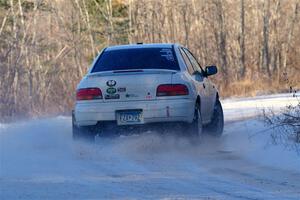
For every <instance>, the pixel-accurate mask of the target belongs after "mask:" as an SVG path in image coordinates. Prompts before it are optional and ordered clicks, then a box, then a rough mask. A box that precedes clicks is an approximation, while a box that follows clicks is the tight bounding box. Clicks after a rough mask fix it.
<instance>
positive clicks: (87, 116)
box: [74, 99, 195, 126]
mask: <svg viewBox="0 0 300 200" xmlns="http://www.w3.org/2000/svg"><path fill="white" fill-rule="evenodd" d="M194 106H195V101H193V100H192V99H172V100H153V101H130V102H85V103H81V102H80V103H77V104H76V105H75V112H74V114H75V119H76V123H77V125H79V126H88V125H96V124H97V122H99V121H100V122H101V121H115V120H116V112H117V111H122V110H135V109H139V110H142V112H143V119H144V120H143V123H144V124H148V123H155V122H177V121H178V122H192V120H193V116H194V115H193V114H194Z"/></svg>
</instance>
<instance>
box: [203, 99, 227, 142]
mask: <svg viewBox="0 0 300 200" xmlns="http://www.w3.org/2000/svg"><path fill="white" fill-rule="evenodd" d="M213 112H214V113H213V116H212V119H211V122H210V123H209V124H208V125H207V127H205V129H206V130H205V131H206V132H207V133H208V134H209V135H213V136H216V137H220V136H221V135H222V134H223V129H224V114H223V108H222V105H221V102H220V101H219V99H218V100H217V101H216V103H215V106H214V111H213Z"/></svg>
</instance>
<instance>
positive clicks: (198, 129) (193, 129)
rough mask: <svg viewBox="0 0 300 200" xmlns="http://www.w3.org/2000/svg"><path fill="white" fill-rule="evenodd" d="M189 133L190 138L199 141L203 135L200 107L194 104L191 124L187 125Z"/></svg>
mask: <svg viewBox="0 0 300 200" xmlns="http://www.w3.org/2000/svg"><path fill="white" fill-rule="evenodd" d="M188 126H189V128H188V129H189V133H190V136H192V138H197V139H201V138H202V133H203V125H202V116H201V111H200V106H199V105H198V104H196V106H195V111H194V118H193V122H192V123H191V124H189V125H188Z"/></svg>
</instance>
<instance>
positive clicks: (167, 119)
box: [72, 44, 224, 139]
mask: <svg viewBox="0 0 300 200" xmlns="http://www.w3.org/2000/svg"><path fill="white" fill-rule="evenodd" d="M216 73H217V67H216V66H207V67H205V69H203V68H202V67H201V65H200V64H199V62H198V61H197V59H196V58H195V56H193V54H192V53H191V52H190V51H189V50H188V49H187V48H185V47H183V46H181V45H179V44H130V45H119V46H111V47H107V48H105V49H103V50H102V52H101V53H100V54H99V55H98V56H97V58H96V59H95V60H94V62H93V64H92V66H91V68H90V70H89V72H88V73H87V74H86V76H84V77H83V79H82V80H81V81H80V83H79V84H78V87H77V91H76V104H75V107H74V110H73V113H72V125H73V126H72V127H73V138H74V139H94V138H95V136H96V135H99V136H101V135H105V134H110V133H112V132H116V131H117V130H119V129H122V128H126V127H130V128H131V129H135V128H136V129H138V128H140V127H149V125H154V124H155V125H156V127H157V128H158V129H163V128H164V127H178V125H179V126H180V127H182V129H181V130H182V132H183V134H184V135H188V136H196V137H199V136H201V135H202V133H203V130H204V129H206V130H208V131H207V132H208V133H210V134H212V135H214V136H220V135H221V134H222V132H223V126H224V117H223V110H222V106H221V103H220V100H219V93H218V90H217V88H216V87H215V85H214V84H213V83H212V82H211V81H210V79H209V76H211V75H214V74H216Z"/></svg>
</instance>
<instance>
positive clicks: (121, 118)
mask: <svg viewBox="0 0 300 200" xmlns="http://www.w3.org/2000/svg"><path fill="white" fill-rule="evenodd" d="M117 122H118V125H127V124H141V123H142V122H143V113H142V111H140V110H134V111H119V112H117Z"/></svg>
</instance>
